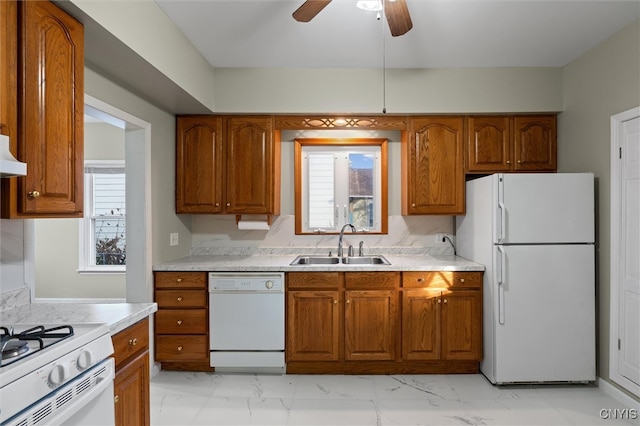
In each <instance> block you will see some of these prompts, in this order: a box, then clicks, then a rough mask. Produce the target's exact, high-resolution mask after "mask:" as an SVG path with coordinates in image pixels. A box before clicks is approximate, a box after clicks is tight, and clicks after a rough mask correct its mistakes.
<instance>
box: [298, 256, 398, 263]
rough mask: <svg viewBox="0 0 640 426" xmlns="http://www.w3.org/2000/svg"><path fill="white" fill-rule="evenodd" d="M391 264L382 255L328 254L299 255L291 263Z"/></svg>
mask: <svg viewBox="0 0 640 426" xmlns="http://www.w3.org/2000/svg"><path fill="white" fill-rule="evenodd" d="M339 264H343V265H391V263H389V261H388V260H387V259H386V258H385V257H384V256H380V255H375V256H353V257H343V258H339V257H328V256H298V257H296V258H295V259H293V262H291V263H290V265H339Z"/></svg>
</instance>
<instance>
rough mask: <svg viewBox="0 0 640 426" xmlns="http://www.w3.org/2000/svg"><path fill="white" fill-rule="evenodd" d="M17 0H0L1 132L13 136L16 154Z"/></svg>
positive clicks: (13, 151)
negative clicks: (15, 0)
mask: <svg viewBox="0 0 640 426" xmlns="http://www.w3.org/2000/svg"><path fill="white" fill-rule="evenodd" d="M17 5H18V3H17V2H14V1H1V2H0V134H2V135H8V136H9V137H10V138H11V148H12V149H11V152H12V153H13V154H14V155H15V154H16V153H17V151H16V149H15V148H16V144H17V141H16V140H15V136H16V132H15V131H16V123H17V111H16V107H17V98H16V96H17V93H18V92H17V87H18V86H17V83H16V76H17V73H18V64H17V60H18V45H17V43H18V29H17V24H18V15H17V10H18V9H17Z"/></svg>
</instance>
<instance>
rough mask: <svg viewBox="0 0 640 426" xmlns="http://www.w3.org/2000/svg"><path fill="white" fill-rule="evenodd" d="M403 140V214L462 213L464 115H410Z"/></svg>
mask: <svg viewBox="0 0 640 426" xmlns="http://www.w3.org/2000/svg"><path fill="white" fill-rule="evenodd" d="M407 133H408V135H407V139H406V140H403V141H402V193H401V194H402V214H403V215H417V214H463V213H464V159H463V154H462V153H463V141H464V139H463V137H464V118H463V117H422V118H411V119H409V124H408V132H407Z"/></svg>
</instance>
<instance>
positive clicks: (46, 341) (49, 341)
mask: <svg viewBox="0 0 640 426" xmlns="http://www.w3.org/2000/svg"><path fill="white" fill-rule="evenodd" d="M71 336H73V327H71V326H70V325H62V326H58V327H52V328H45V327H44V326H42V325H39V326H36V327H32V328H29V329H27V330H24V331H22V332H19V333H16V332H14V331H13V328H7V327H0V366H1V367H4V366H6V365H9V364H11V363H13V362H16V361H18V360H19V359H22V358H24V357H25V356H28V355H32V354H34V353H37V352H38V351H39V350H41V349H44V348H46V347H48V346H51V345H53V344H55V343H58V342H60V341H61V340H64V339H66V338H68V337H71ZM30 341H31V342H35V343H36V345H34V346H31V349H32V350H29V349H30V348H29V345H28V342H30ZM20 355H24V356H22V357H20ZM7 359H11V360H10V361H5V360H7Z"/></svg>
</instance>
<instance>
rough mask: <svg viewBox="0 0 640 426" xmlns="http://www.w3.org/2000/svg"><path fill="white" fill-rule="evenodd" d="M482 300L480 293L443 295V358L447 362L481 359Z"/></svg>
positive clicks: (456, 292) (456, 291) (457, 292)
mask: <svg viewBox="0 0 640 426" xmlns="http://www.w3.org/2000/svg"><path fill="white" fill-rule="evenodd" d="M481 306H482V300H481V293H480V292H479V291H477V290H476V291H473V290H472V291H464V290H455V291H451V292H444V293H443V295H442V355H443V358H445V359H448V360H480V359H481V357H482V353H481V347H482V307H481Z"/></svg>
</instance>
